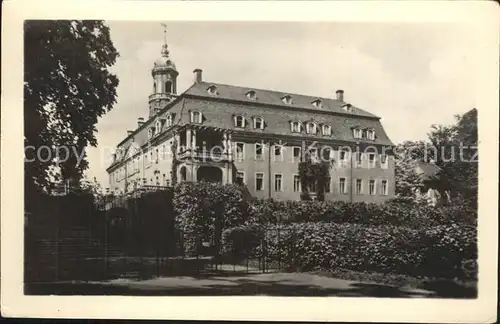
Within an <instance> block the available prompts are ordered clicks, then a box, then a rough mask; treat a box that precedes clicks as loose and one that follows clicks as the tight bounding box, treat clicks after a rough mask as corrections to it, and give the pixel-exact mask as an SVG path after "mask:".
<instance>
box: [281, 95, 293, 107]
mask: <svg viewBox="0 0 500 324" xmlns="http://www.w3.org/2000/svg"><path fill="white" fill-rule="evenodd" d="M281 101H283V102H284V103H286V104H287V105H290V104H291V103H292V96H290V95H286V96H284V97H283V98H281Z"/></svg>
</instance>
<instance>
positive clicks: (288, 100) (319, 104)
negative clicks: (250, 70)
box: [207, 85, 351, 112]
mask: <svg viewBox="0 0 500 324" xmlns="http://www.w3.org/2000/svg"><path fill="white" fill-rule="evenodd" d="M207 92H208V93H209V94H210V95H212V96H217V95H219V91H218V90H217V86H215V85H211V86H209V87H208V88H207ZM245 96H246V97H247V99H250V100H257V99H258V96H257V92H255V91H254V90H249V91H248V92H247V93H245ZM281 101H282V102H283V103H284V104H286V105H291V104H293V103H294V101H293V98H292V96H291V95H285V96H283V97H281ZM311 105H312V106H313V107H315V108H323V101H322V100H321V99H315V100H313V101H311ZM342 108H343V109H344V110H346V111H349V112H350V111H351V105H344V106H342Z"/></svg>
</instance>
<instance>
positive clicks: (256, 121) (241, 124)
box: [233, 115, 264, 129]
mask: <svg viewBox="0 0 500 324" xmlns="http://www.w3.org/2000/svg"><path fill="white" fill-rule="evenodd" d="M252 120H253V128H254V129H264V118H262V117H252ZM233 121H234V127H237V128H245V127H246V126H247V120H246V119H245V117H244V116H241V115H238V116H234V117H233Z"/></svg>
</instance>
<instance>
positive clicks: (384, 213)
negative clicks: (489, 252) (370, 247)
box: [250, 198, 477, 228]
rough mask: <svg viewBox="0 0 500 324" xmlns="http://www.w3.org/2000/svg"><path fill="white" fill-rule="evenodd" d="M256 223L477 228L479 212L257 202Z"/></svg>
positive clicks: (397, 202)
mask: <svg viewBox="0 0 500 324" xmlns="http://www.w3.org/2000/svg"><path fill="white" fill-rule="evenodd" d="M250 219H251V220H252V222H253V223H259V224H278V223H297V222H331V223H339V224H343V223H357V224H367V225H394V226H406V227H412V228H423V227H431V226H438V225H451V224H465V225H474V226H475V225H476V221H477V211H475V210H471V209H470V208H467V207H466V206H463V205H453V206H440V207H432V206H429V205H422V204H418V203H416V202H415V201H414V200H409V199H401V198H398V199H393V200H390V201H388V202H386V203H383V204H375V203H365V202H354V203H351V202H344V201H327V202H321V201H276V200H273V199H269V200H257V201H253V202H251V204H250Z"/></svg>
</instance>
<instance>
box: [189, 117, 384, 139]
mask: <svg viewBox="0 0 500 324" xmlns="http://www.w3.org/2000/svg"><path fill="white" fill-rule="evenodd" d="M190 120H191V123H195V124H201V123H202V122H203V114H202V113H201V112H200V111H191V112H190ZM252 120H253V128H254V129H264V127H265V121H264V118H262V117H260V116H257V117H252ZM233 124H234V127H236V128H245V127H246V126H247V120H246V118H245V116H242V115H237V116H234V117H233ZM290 131H291V132H292V133H302V132H303V131H305V132H306V133H307V134H311V135H317V134H318V133H319V132H321V134H322V135H323V136H331V135H332V126H331V125H328V124H318V123H316V122H314V121H312V120H311V121H307V122H305V123H303V122H301V121H298V120H296V121H290ZM363 134H366V135H365V136H366V138H367V139H369V140H375V130H374V129H372V128H368V129H362V128H359V127H355V128H353V137H354V138H356V139H362V138H363Z"/></svg>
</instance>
